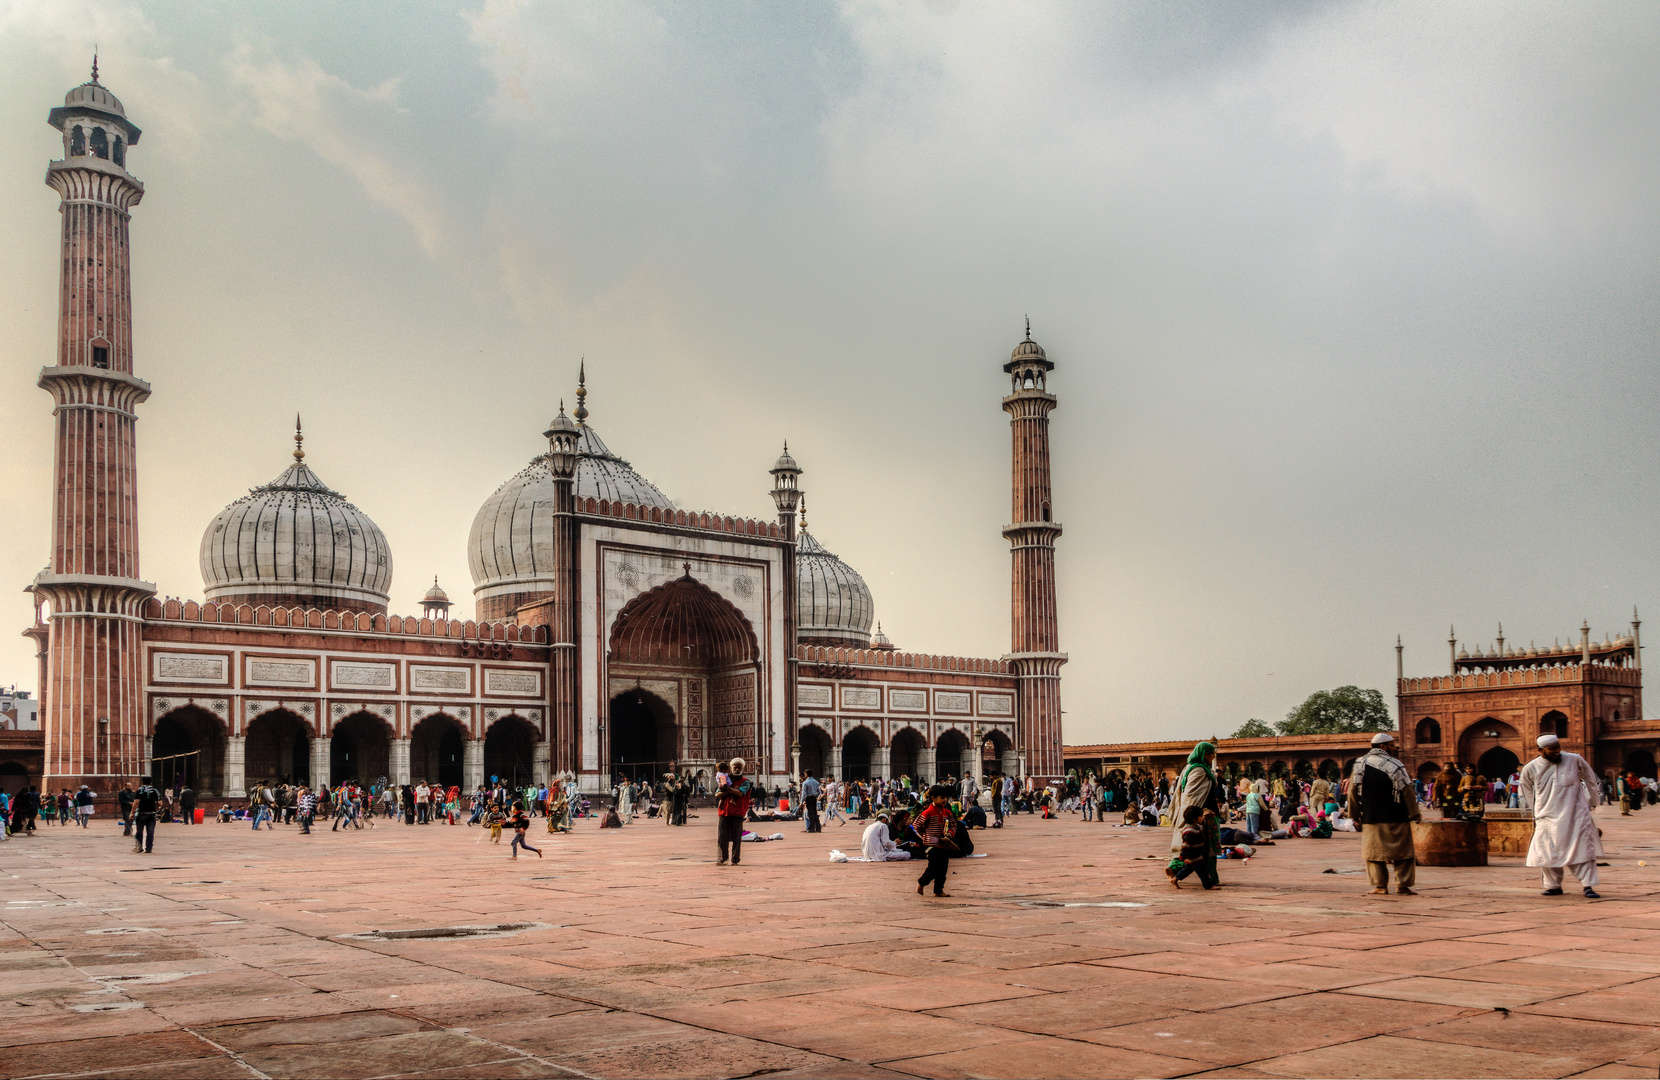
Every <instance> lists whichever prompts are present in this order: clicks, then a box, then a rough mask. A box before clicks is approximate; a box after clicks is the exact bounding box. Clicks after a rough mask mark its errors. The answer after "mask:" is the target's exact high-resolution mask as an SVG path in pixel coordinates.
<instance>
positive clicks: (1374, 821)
mask: <svg viewBox="0 0 1660 1080" xmlns="http://www.w3.org/2000/svg"><path fill="white" fill-rule="evenodd" d="M1394 743H1395V736H1394V735H1392V734H1390V733H1389V732H1387V731H1380V732H1378V733H1377V734H1376V735H1373V736H1372V749H1371V751H1370V752H1368V753H1367V755H1366V756H1365V757H1363V758H1361V759H1360V760H1359V761H1357V762H1355V768H1354V774H1353V775H1352V776H1351V777H1350V779H1349V816H1350V817H1352V818H1354V820H1355V823H1356V824H1358V825H1359V826H1360V854H1361V858H1363V859H1365V860H1366V876H1367V877H1368V878H1369V879H1371V882H1372V892H1373V893H1374V894H1376V895H1378V896H1383V895H1386V894H1387V893H1388V892H1389V868H1390V867H1391V866H1393V867H1394V868H1395V892H1396V893H1398V894H1399V895H1401V896H1416V895H1417V894H1416V893H1415V892H1413V891H1412V886H1413V885H1415V884H1417V880H1418V852H1417V849H1416V848H1414V847H1413V845H1412V823H1413V822H1414V821H1417V820H1418V819H1419V818H1420V817H1421V816H1422V813H1421V811H1420V810H1419V809H1418V795H1417V793H1416V792H1415V791H1413V790H1412V780H1411V778H1410V777H1408V776H1407V775H1406V766H1405V765H1402V764H1401V762H1400V759H1398V758H1396V757H1395V756H1394V755H1393V754H1391V753H1390V752H1389V748H1390V747H1391V746H1393V745H1394Z"/></svg>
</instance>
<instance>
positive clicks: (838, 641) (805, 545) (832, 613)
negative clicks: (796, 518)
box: [795, 525, 876, 649]
mask: <svg viewBox="0 0 1660 1080" xmlns="http://www.w3.org/2000/svg"><path fill="white" fill-rule="evenodd" d="M795 580H796V590H797V591H796V612H797V618H798V621H799V627H798V630H797V635H798V636H799V638H800V640H801V641H802V642H804V643H806V644H810V645H849V646H853V647H855V648H860V649H864V648H869V647H870V624H871V622H872V621H873V620H874V619H875V617H876V603H875V601H873V600H872V599H871V597H870V587H869V586H868V585H866V584H865V579H864V578H862V577H860V576H859V572H858V571H857V570H855V569H853V568H852V567H851V566H849V565H847V564H846V563H844V562H842V561H841V560H840V559H838V558H836V556H835V555H833V554H831V553H830V552H829V551H826V550H825V547H824V545H823V544H821V543H819V542H818V540H817V539H815V538H814V537H813V534H812V533H810V532H808V531H807V529H806V527H805V525H804V526H803V527H802V529H801V532H800V533H799V534H797V536H796V541H795Z"/></svg>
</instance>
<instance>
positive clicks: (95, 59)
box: [92, 45, 98, 86]
mask: <svg viewBox="0 0 1660 1080" xmlns="http://www.w3.org/2000/svg"><path fill="white" fill-rule="evenodd" d="M92 83H93V85H94V86H96V85H97V84H98V46H96V45H94V46H93V47H92Z"/></svg>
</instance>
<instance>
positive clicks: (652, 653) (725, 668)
mask: <svg viewBox="0 0 1660 1080" xmlns="http://www.w3.org/2000/svg"><path fill="white" fill-rule="evenodd" d="M606 659H607V664H606V667H607V672H608V675H609V678H610V687H609V692H608V694H607V700H608V702H609V710H608V723H607V725H606V729H605V730H604V731H603V732H602V736H601V740H600V741H601V758H602V760H603V761H605V762H606V763H607V764H606V765H605V767H604V775H605V776H606V777H607V778H608V779H615V778H616V777H617V776H618V775H626V776H631V777H632V776H634V775H635V774H636V773H641V772H646V771H650V772H655V773H659V774H660V773H663V772H667V771H668V770H670V769H673V768H676V767H677V766H678V767H681V768H684V767H687V766H692V765H695V766H704V765H712V764H714V763H716V762H720V761H725V760H727V759H729V758H733V757H742V758H744V759H746V760H748V761H758V760H759V759H760V756H761V754H762V749H763V747H764V746H765V739H764V736H763V732H762V727H761V715H760V711H759V709H758V707H757V697H756V686H757V685H758V683H759V682H760V673H761V672H760V663H761V651H760V648H759V647H758V646H757V644H756V639H755V630H754V628H753V627H752V626H751V625H750V623H749V620H748V619H746V618H744V616H743V613H742V612H740V611H739V610H738V609H737V608H735V607H733V606H732V605H731V604H730V603H728V602H727V601H726V600H725V599H724V598H722V597H721V596H720V595H719V594H718V593H716V592H715V591H714V590H713V589H711V588H709V587H708V586H707V585H704V584H703V583H702V582H700V581H697V580H696V579H694V578H693V577H692V575H691V571H690V569H689V568H688V569H687V571H686V574H685V575H684V576H683V577H680V578H676V579H675V580H673V581H669V582H666V583H664V584H662V585H659V586H658V587H657V588H655V589H652V590H650V591H649V592H645V593H641V594H640V595H639V596H636V597H635V598H634V599H633V600H631V601H629V603H628V605H627V606H626V607H624V608H623V609H622V611H621V612H620V613H619V614H618V615H617V619H616V622H615V623H613V624H612V627H611V641H610V649H609V652H608V654H607V658H606Z"/></svg>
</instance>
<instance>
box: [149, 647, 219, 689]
mask: <svg viewBox="0 0 1660 1080" xmlns="http://www.w3.org/2000/svg"><path fill="white" fill-rule="evenodd" d="M154 670H155V678H156V681H157V682H204V683H222V682H227V681H229V674H230V662H229V659H228V658H227V657H223V656H204V655H202V654H200V653H157V654H156V659H155V668H154Z"/></svg>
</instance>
